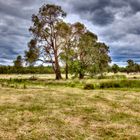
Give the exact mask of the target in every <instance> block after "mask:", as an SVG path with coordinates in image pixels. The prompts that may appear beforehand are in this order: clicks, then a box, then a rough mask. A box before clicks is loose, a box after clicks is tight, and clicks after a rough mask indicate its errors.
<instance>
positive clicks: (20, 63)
mask: <svg viewBox="0 0 140 140" xmlns="http://www.w3.org/2000/svg"><path fill="white" fill-rule="evenodd" d="M14 66H15V67H16V68H21V67H22V66H23V60H22V57H21V55H18V56H17V58H16V60H15V61H14Z"/></svg>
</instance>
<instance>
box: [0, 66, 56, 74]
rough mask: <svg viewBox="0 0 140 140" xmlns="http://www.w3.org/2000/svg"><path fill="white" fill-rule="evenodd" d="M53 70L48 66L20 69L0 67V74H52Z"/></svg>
mask: <svg viewBox="0 0 140 140" xmlns="http://www.w3.org/2000/svg"><path fill="white" fill-rule="evenodd" d="M53 73H54V71H53V68H52V67H50V66H47V67H45V66H36V67H21V68H16V67H14V66H0V74H53Z"/></svg>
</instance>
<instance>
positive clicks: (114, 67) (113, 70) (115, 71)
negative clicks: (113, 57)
mask: <svg viewBox="0 0 140 140" xmlns="http://www.w3.org/2000/svg"><path fill="white" fill-rule="evenodd" d="M111 71H112V72H114V73H118V72H119V71H120V68H119V66H118V65H117V64H114V65H113V66H112V67H111Z"/></svg>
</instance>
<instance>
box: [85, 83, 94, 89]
mask: <svg viewBox="0 0 140 140" xmlns="http://www.w3.org/2000/svg"><path fill="white" fill-rule="evenodd" d="M84 89H86V90H91V89H95V87H94V85H93V84H85V85H84Z"/></svg>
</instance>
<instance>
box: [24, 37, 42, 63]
mask: <svg viewBox="0 0 140 140" xmlns="http://www.w3.org/2000/svg"><path fill="white" fill-rule="evenodd" d="M38 59H39V49H38V48H37V40H36V39H31V41H30V42H29V43H28V51H25V61H26V62H27V64H29V66H33V65H34V64H35V62H36V61H37V60H38Z"/></svg>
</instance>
